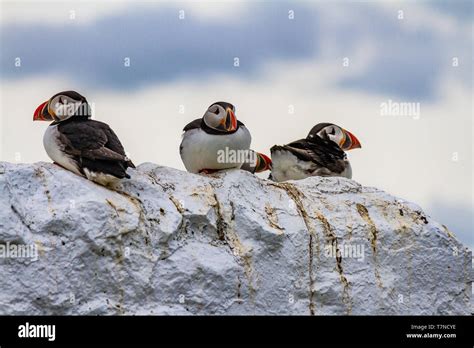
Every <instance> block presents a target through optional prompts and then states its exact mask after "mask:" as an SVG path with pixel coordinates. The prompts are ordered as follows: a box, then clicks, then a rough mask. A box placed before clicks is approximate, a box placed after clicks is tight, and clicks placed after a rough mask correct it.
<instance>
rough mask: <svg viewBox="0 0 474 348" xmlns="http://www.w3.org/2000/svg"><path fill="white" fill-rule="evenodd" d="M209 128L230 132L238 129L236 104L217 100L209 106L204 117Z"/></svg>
mask: <svg viewBox="0 0 474 348" xmlns="http://www.w3.org/2000/svg"><path fill="white" fill-rule="evenodd" d="M202 118H203V120H204V123H205V124H206V126H208V127H209V128H212V129H215V130H217V131H220V132H223V133H228V132H234V131H235V130H236V129H237V118H236V117H235V107H234V105H232V104H230V103H226V102H217V103H214V104H212V105H211V106H209V108H208V109H207V111H206V113H205V114H204V116H203V117H202Z"/></svg>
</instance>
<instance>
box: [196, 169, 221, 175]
mask: <svg viewBox="0 0 474 348" xmlns="http://www.w3.org/2000/svg"><path fill="white" fill-rule="evenodd" d="M218 171H219V170H218V169H206V168H204V169H201V170H200V171H199V173H202V174H214V173H217V172H218Z"/></svg>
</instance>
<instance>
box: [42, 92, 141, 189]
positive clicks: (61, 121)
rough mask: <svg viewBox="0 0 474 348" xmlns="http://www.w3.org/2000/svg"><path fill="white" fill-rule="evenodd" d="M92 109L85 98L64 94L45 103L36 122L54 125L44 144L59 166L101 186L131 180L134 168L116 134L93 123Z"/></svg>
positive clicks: (74, 93)
mask: <svg viewBox="0 0 474 348" xmlns="http://www.w3.org/2000/svg"><path fill="white" fill-rule="evenodd" d="M90 117H91V112H90V106H89V104H88V102H87V100H86V98H84V97H83V96H82V95H80V94H79V93H77V92H74V91H65V92H61V93H58V94H56V95H54V96H53V97H52V98H51V99H49V100H48V101H46V102H44V103H42V104H41V105H40V106H39V107H38V108H37V109H36V111H35V114H34V117H33V120H34V121H54V122H52V123H51V124H50V126H49V127H48V128H47V130H46V132H45V134H44V137H43V144H44V148H45V150H46V153H47V154H48V156H49V157H50V158H51V159H52V160H53V161H54V162H55V163H57V164H58V165H60V166H62V167H63V168H65V169H68V170H70V171H71V172H73V173H76V174H78V175H81V176H85V177H86V178H87V179H89V180H91V181H94V182H97V183H99V184H102V185H108V184H111V183H113V182H115V181H117V180H118V179H123V178H130V176H129V175H128V174H127V172H126V171H127V168H129V167H131V168H135V166H134V165H133V163H132V162H131V161H130V160H129V159H128V158H127V156H126V155H125V150H124V148H123V146H122V144H121V143H120V140H119V139H118V137H117V135H116V134H115V133H114V131H113V130H112V129H111V128H110V127H109V126H108V125H107V124H106V123H103V122H99V121H95V120H92V119H91V118H90Z"/></svg>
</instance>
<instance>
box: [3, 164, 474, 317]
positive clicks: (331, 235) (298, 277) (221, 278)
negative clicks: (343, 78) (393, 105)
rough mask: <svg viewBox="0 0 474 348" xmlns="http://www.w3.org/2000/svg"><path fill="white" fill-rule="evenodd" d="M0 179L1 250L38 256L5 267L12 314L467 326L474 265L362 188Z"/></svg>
mask: <svg viewBox="0 0 474 348" xmlns="http://www.w3.org/2000/svg"><path fill="white" fill-rule="evenodd" d="M0 166H1V167H2V168H3V173H1V174H0V244H3V245H6V243H7V242H9V243H10V245H11V244H26V245H37V246H38V248H39V256H38V258H37V260H34V259H31V258H12V257H10V258H0V272H1V277H0V289H1V291H0V314H2V315H11V314H47V315H50V314H60V315H61V314H302V315H309V314H319V315H326V314H358V315H363V314H389V315H390V314H419V315H422V314H423V315H425V314H426V315H429V314H466V315H467V314H469V313H470V301H471V281H472V279H471V278H472V264H471V252H470V251H469V250H467V249H466V248H465V247H463V245H461V244H460V243H459V242H458V241H457V240H456V238H455V237H454V235H453V234H452V233H451V232H449V231H448V229H447V228H446V227H444V226H443V225H441V224H439V223H437V222H435V221H433V220H432V219H431V218H430V217H428V216H426V215H425V214H424V213H423V211H422V210H421V209H420V208H419V207H418V206H417V205H414V204H412V203H407V202H404V201H401V200H399V199H397V198H396V197H393V196H391V195H389V194H387V193H385V192H383V191H380V190H377V189H375V188H367V187H362V186H360V185H359V184H358V183H356V182H355V181H352V180H348V179H343V178H317V177H314V178H309V179H306V180H302V181H298V182H290V183H280V184H276V183H273V182H271V181H267V180H262V179H259V178H257V177H256V176H254V175H252V174H250V173H247V172H244V171H240V170H234V171H228V172H225V173H219V174H216V175H214V176H209V177H206V176H200V175H195V174H189V173H186V172H182V171H179V170H176V169H171V168H166V167H160V166H157V165H154V164H151V163H145V164H142V165H140V166H139V167H138V169H137V171H130V174H131V175H132V178H131V179H130V180H124V181H123V183H122V184H121V187H118V188H116V190H117V191H112V190H109V189H107V188H104V187H101V186H98V185H97V184H94V183H92V182H90V181H87V180H85V179H83V178H81V177H79V176H76V175H75V174H73V173H70V172H68V171H65V170H64V169H62V168H60V167H57V166H55V165H53V164H46V163H36V164H10V163H1V165H0ZM328 245H333V246H334V247H336V246H337V248H338V249H340V250H344V246H345V247H346V248H355V249H354V250H357V251H359V252H362V251H363V253H361V254H358V255H349V254H346V253H344V254H343V255H342V256H341V257H337V258H336V257H332V256H331V255H328V250H330V249H329V248H328V247H327V246H328ZM351 250H353V249H351ZM347 251H349V249H347Z"/></svg>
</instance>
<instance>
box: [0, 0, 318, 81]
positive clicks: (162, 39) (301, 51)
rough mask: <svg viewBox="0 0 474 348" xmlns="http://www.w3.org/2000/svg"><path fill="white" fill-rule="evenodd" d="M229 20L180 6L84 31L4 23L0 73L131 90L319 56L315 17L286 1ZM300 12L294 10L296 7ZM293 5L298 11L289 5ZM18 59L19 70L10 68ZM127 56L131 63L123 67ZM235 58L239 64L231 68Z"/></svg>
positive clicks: (107, 20)
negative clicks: (291, 16)
mask: <svg viewBox="0 0 474 348" xmlns="http://www.w3.org/2000/svg"><path fill="white" fill-rule="evenodd" d="M254 7H255V8H254V9H253V10H252V11H251V12H249V13H250V14H249V15H248V16H242V17H241V18H239V17H233V16H230V15H226V16H227V17H228V20H224V21H223V20H219V21H216V22H215V23H213V22H212V21H206V22H202V21H198V20H196V19H194V18H192V16H189V15H188V16H187V17H186V19H185V20H179V19H178V9H177V8H168V9H167V8H165V9H161V10H149V11H144V10H142V11H135V12H132V13H126V14H122V15H114V16H111V17H106V18H103V19H101V20H99V21H97V22H95V23H91V24H88V25H86V26H78V25H75V24H74V23H73V22H71V24H68V25H65V26H61V27H56V26H44V25H37V24H33V25H32V26H31V27H24V26H21V27H19V26H8V27H6V28H3V30H2V33H1V42H2V51H3V53H2V56H1V69H2V74H3V75H4V76H6V77H8V78H16V77H23V76H28V75H33V74H37V75H40V74H49V73H57V72H59V73H61V74H65V75H68V76H69V77H72V78H73V79H77V80H79V81H81V82H86V83H88V84H92V85H98V86H99V87H111V88H119V89H127V88H134V87H137V86H139V85H143V84H150V83H164V82H168V81H170V80H173V79H178V78H186V77H188V76H192V77H194V78H196V77H198V78H199V77H206V76H209V75H211V74H215V73H227V74H235V73H239V74H246V75H247V76H249V75H250V74H252V73H255V72H256V71H257V69H258V68H259V67H260V66H261V65H263V64H265V63H266V62H267V61H269V60H271V59H305V58H309V57H311V56H313V55H314V54H315V52H316V47H317V43H316V42H315V37H314V35H313V33H314V32H316V28H315V24H316V17H315V16H314V14H313V15H311V14H310V13H309V12H307V11H303V10H301V11H298V10H297V9H295V10H296V11H297V12H298V20H292V21H290V20H288V7H287V6H285V5H283V4H278V5H276V6H275V5H273V6H264V5H262V4H260V5H257V6H254ZM296 7H298V6H296ZM292 8H295V6H292ZM15 57H20V58H21V60H22V68H21V69H17V68H15V67H14V64H13V63H14V59H15ZM125 57H130V59H131V66H130V67H129V68H124V65H123V62H124V58H125ZM234 57H239V59H240V67H239V68H238V70H237V69H234V67H233V63H234Z"/></svg>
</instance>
